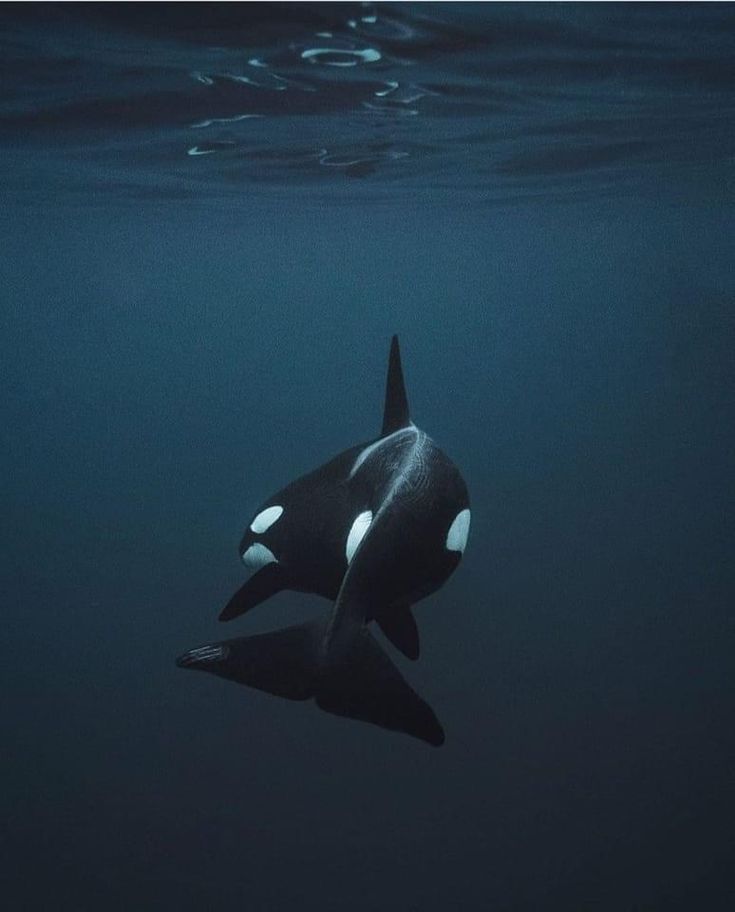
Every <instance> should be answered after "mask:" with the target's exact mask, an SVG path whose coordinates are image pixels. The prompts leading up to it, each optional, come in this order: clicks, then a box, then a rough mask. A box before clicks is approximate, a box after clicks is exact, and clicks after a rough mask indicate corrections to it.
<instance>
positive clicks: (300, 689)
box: [176, 621, 444, 747]
mask: <svg viewBox="0 0 735 912" xmlns="http://www.w3.org/2000/svg"><path fill="white" fill-rule="evenodd" d="M323 635H324V622H323V621H312V622H310V623H307V624H300V625H298V626H294V627H287V628H286V629H285V630H278V631H276V632H274V633H265V634H259V635H256V636H250V637H239V638H238V639H234V640H225V641H223V642H220V643H212V644H210V645H207V646H200V647H198V648H197V649H192V650H190V651H189V652H187V653H185V654H184V655H182V656H180V657H179V658H178V659H177V661H176V664H177V665H178V666H179V667H180V668H192V669H195V670H199V671H208V672H211V673H212V674H216V675H218V676H219V677H221V678H226V679H228V680H230V681H235V682H237V683H238V684H244V685H247V686H248V687H254V688H256V689H257V690H262V691H265V692H266V693H270V694H274V695H275V696H278V697H285V698H286V699H289V700H300V701H303V700H308V699H314V701H315V702H316V704H317V706H319V708H320V709H322V710H324V711H325V712H328V713H332V714H333V715H337V716H344V717H346V718H350V719H357V720H360V721H362V722H370V723H372V724H373V725H378V726H380V727H381V728H386V729H389V730H391V731H399V732H404V733H405V734H407V735H411V736H413V737H415V738H419V739H421V740H422V741H426V742H427V743H429V744H433V745H435V746H437V747H438V746H439V745H441V744H443V743H444V732H443V730H442V727H441V724H440V723H439V721H438V719H437V718H436V715H435V714H434V711H433V710H432V708H431V707H430V706H429V704H428V703H426V702H425V701H424V700H423V699H422V698H421V697H420V696H419V695H418V694H417V693H416V692H415V691H414V690H413V689H412V688H411V687H410V686H409V685H408V683H407V682H406V680H405V679H404V678H403V676H402V675H401V673H400V672H399V671H398V669H397V668H396V667H395V665H393V663H392V662H391V660H390V659H389V658H388V656H387V655H386V654H385V652H384V651H383V650H382V649H381V647H380V646H379V644H378V643H377V641H376V640H375V639H374V638H373V637H372V636H371V634H370V633H369V632H368V631H367V630H366V629H365V630H363V631H361V633H360V634H359V635H358V636H357V637H356V638H355V639H353V640H352V642H351V643H350V644H349V646H348V648H347V649H346V650H345V652H344V653H343V654H342V656H341V660H340V661H339V662H338V663H335V664H332V665H330V666H329V667H328V668H324V667H323V666H322V665H321V664H320V662H319V642H320V640H321V638H322V637H323Z"/></svg>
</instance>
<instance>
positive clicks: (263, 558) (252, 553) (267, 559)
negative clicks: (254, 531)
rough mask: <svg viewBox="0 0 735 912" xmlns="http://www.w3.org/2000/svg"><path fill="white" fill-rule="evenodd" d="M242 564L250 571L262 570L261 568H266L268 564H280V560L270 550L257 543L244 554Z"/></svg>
mask: <svg viewBox="0 0 735 912" xmlns="http://www.w3.org/2000/svg"><path fill="white" fill-rule="evenodd" d="M242 562H243V564H245V566H246V567H247V568H248V570H260V568H261V567H265V566H267V565H268V564H273V563H278V558H277V557H276V556H275V554H274V553H273V552H272V551H271V549H270V548H266V546H265V545H261V543H260V542H255V544H254V545H250V547H249V548H248V550H247V551H246V552H245V553H244V554H243V556H242Z"/></svg>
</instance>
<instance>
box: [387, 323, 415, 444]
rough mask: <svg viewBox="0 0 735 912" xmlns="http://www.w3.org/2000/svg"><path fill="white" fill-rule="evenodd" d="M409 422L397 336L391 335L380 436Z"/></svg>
mask: <svg viewBox="0 0 735 912" xmlns="http://www.w3.org/2000/svg"><path fill="white" fill-rule="evenodd" d="M410 423H411V419H410V417H409V411H408V396H407V395H406V384H405V383H404V382H403V368H402V367H401V349H400V347H399V345H398V336H393V338H392V339H391V343H390V355H389V356H388V378H387V380H386V383H385V408H384V409H383V430H382V432H381V435H380V436H381V437H386V436H387V435H388V434H392V433H393V432H394V431H399V430H400V429H401V428H404V427H408V425H409V424H410Z"/></svg>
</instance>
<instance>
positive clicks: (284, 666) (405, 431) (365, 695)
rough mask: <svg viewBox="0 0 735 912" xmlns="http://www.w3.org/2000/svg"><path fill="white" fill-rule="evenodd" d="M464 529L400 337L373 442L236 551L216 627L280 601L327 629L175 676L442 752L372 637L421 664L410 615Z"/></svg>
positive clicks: (240, 647) (435, 729)
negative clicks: (299, 604) (291, 602)
mask: <svg viewBox="0 0 735 912" xmlns="http://www.w3.org/2000/svg"><path fill="white" fill-rule="evenodd" d="M469 524H470V509H469V498H468V494H467V488H466V486H465V483H464V481H463V479H462V477H461V475H460V473H459V471H458V470H457V468H456V467H455V465H454V464H453V463H452V462H451V461H450V460H449V458H448V457H447V456H446V455H445V454H444V453H443V452H442V451H441V450H440V449H439V448H438V447H437V445H436V444H435V443H434V442H433V441H432V440H431V439H430V438H429V437H428V436H427V435H426V434H425V433H424V432H423V431H421V430H419V428H417V427H416V426H415V425H414V424H413V422H412V421H411V420H410V417H409V408H408V399H407V397H406V390H405V385H404V380H403V370H402V367H401V357H400V350H399V346H398V338H397V337H396V336H394V337H393V339H392V342H391V348H390V357H389V363H388V378H387V382H386V392H385V409H384V416H383V427H382V431H381V435H380V436H379V437H378V438H376V439H374V440H372V441H369V442H368V443H363V444H360V445H358V446H355V447H352V448H350V449H349V450H346V451H344V452H343V453H341V454H340V455H338V456H336V457H335V458H333V459H331V460H330V461H329V462H327V463H326V464H325V465H323V466H321V467H320V468H318V469H316V470H315V471H313V472H311V473H309V474H308V475H305V476H303V477H301V478H298V479H297V480H296V481H294V482H292V483H291V484H289V485H287V486H286V487H285V488H283V489H282V490H281V491H279V492H278V493H277V494H275V495H273V497H270V498H269V499H268V500H267V501H266V502H265V503H263V504H262V505H261V507H260V508H259V509H258V511H257V512H256V514H255V516H254V517H253V519H252V521H251V522H250V524H249V526H248V528H247V530H246V532H245V534H244V536H243V538H242V541H241V544H240V556H241V559H242V561H243V563H244V564H245V566H246V567H247V568H248V569H250V570H252V571H254V572H253V575H252V576H251V577H250V578H249V579H248V581H247V582H246V583H245V584H244V585H243V586H242V587H241V588H240V589H239V590H238V591H237V592H236V593H235V595H233V597H232V598H231V599H230V601H229V602H228V603H227V605H226V606H225V608H224V609H223V610H222V612H221V614H220V620H224V621H226V620H230V619H232V618H235V617H238V616H239V615H241V614H244V613H245V612H247V611H249V610H251V609H252V608H254V607H255V606H256V605H258V604H260V603H261V602H263V601H264V600H265V599H267V598H268V597H270V596H271V595H273V594H275V593H276V592H279V591H281V590H283V589H293V590H296V591H300V592H311V593H316V594H318V595H322V596H325V597H326V598H328V599H330V600H332V601H333V602H334V606H333V608H332V610H331V611H330V612H329V613H328V614H327V615H326V616H325V617H323V618H321V619H318V620H315V621H311V622H308V623H305V624H300V625H297V626H293V627H288V628H286V629H284V630H279V631H274V632H272V633H266V634H261V635H257V636H250V637H240V638H238V639H233V640H227V641H224V642H219V643H213V644H209V645H206V646H201V647H199V648H197V649H192V650H190V651H189V652H187V653H185V654H184V655H183V656H181V657H180V658H179V659H178V660H177V664H178V665H179V666H181V667H184V668H194V669H199V670H203V671H209V672H212V673H214V674H217V675H219V676H221V677H224V678H228V679H230V680H234V681H237V682H239V683H241V684H246V685H248V686H250V687H255V688H257V689H259V690H264V691H267V692H269V693H272V694H276V695H278V696H282V697H286V698H289V699H293V700H306V699H309V698H313V699H315V701H316V703H317V705H318V706H319V707H321V708H322V709H324V710H326V711H327V712H331V713H335V714H337V715H343V716H349V717H351V718H355V719H361V720H363V721H368V722H372V723H374V724H377V725H380V726H382V727H384V728H389V729H393V730H398V731H403V732H405V733H407V734H410V735H413V736H415V737H418V738H422V739H423V740H425V741H427V742H429V743H430V744H436V745H438V744H441V743H443V741H444V733H443V731H442V728H441V725H440V724H439V722H438V720H437V718H436V716H435V715H434V712H433V710H432V709H431V707H430V706H429V705H428V704H427V703H426V702H425V701H423V700H422V699H421V698H420V697H419V696H418V694H416V693H415V691H413V690H412V689H411V688H410V686H409V685H408V684H407V683H406V681H405V680H404V678H403V677H402V676H401V674H400V672H399V671H398V669H397V668H396V667H395V666H394V665H393V663H392V662H391V661H390V659H389V658H388V656H387V655H386V654H385V652H384V651H383V649H382V648H381V647H380V645H379V644H378V642H377V641H376V640H375V639H374V637H373V636H372V634H371V633H370V631H369V629H368V623H369V622H370V621H372V620H375V621H376V622H377V624H378V625H379V627H380V628H381V630H382V631H383V633H384V634H385V636H386V637H387V638H388V639H389V640H390V641H391V642H392V643H393V645H394V646H396V647H397V648H398V649H399V650H400V651H401V652H402V653H403V654H404V655H406V656H407V657H409V658H412V659H415V658H417V657H418V655H419V637H418V630H417V627H416V623H415V620H414V617H413V613H412V610H411V606H412V605H413V604H415V603H416V602H417V601H418V600H419V599H422V598H424V597H425V596H427V595H429V594H430V593H432V592H434V591H436V589H438V588H439V587H440V586H441V585H442V584H443V583H444V582H445V581H446V580H447V578H448V577H449V576H450V575H451V573H452V572H453V571H454V570H455V569H456V567H457V565H458V564H459V561H460V559H461V556H462V554H463V552H464V549H465V545H466V542H467V535H468V532H469Z"/></svg>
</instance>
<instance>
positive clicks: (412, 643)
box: [375, 605, 419, 660]
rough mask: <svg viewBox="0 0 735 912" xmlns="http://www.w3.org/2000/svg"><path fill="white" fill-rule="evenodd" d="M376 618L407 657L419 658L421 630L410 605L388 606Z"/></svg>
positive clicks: (388, 636)
mask: <svg viewBox="0 0 735 912" xmlns="http://www.w3.org/2000/svg"><path fill="white" fill-rule="evenodd" d="M375 620H376V621H377V622H378V626H379V627H380V629H381V630H382V631H383V633H384V634H385V635H386V637H387V638H388V639H389V640H390V641H391V643H392V644H393V645H394V646H395V647H396V649H398V650H399V651H400V652H402V653H403V654H404V655H405V656H406V658H407V659H413V660H415V659H418V657H419V630H418V627H417V626H416V619H415V618H414V616H413V613H412V611H411V606H410V605H406V606H405V607H403V606H398V607H394V608H386V609H385V610H384V611H382V612H381V613H380V614H378V615H377V616H376V618H375Z"/></svg>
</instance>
